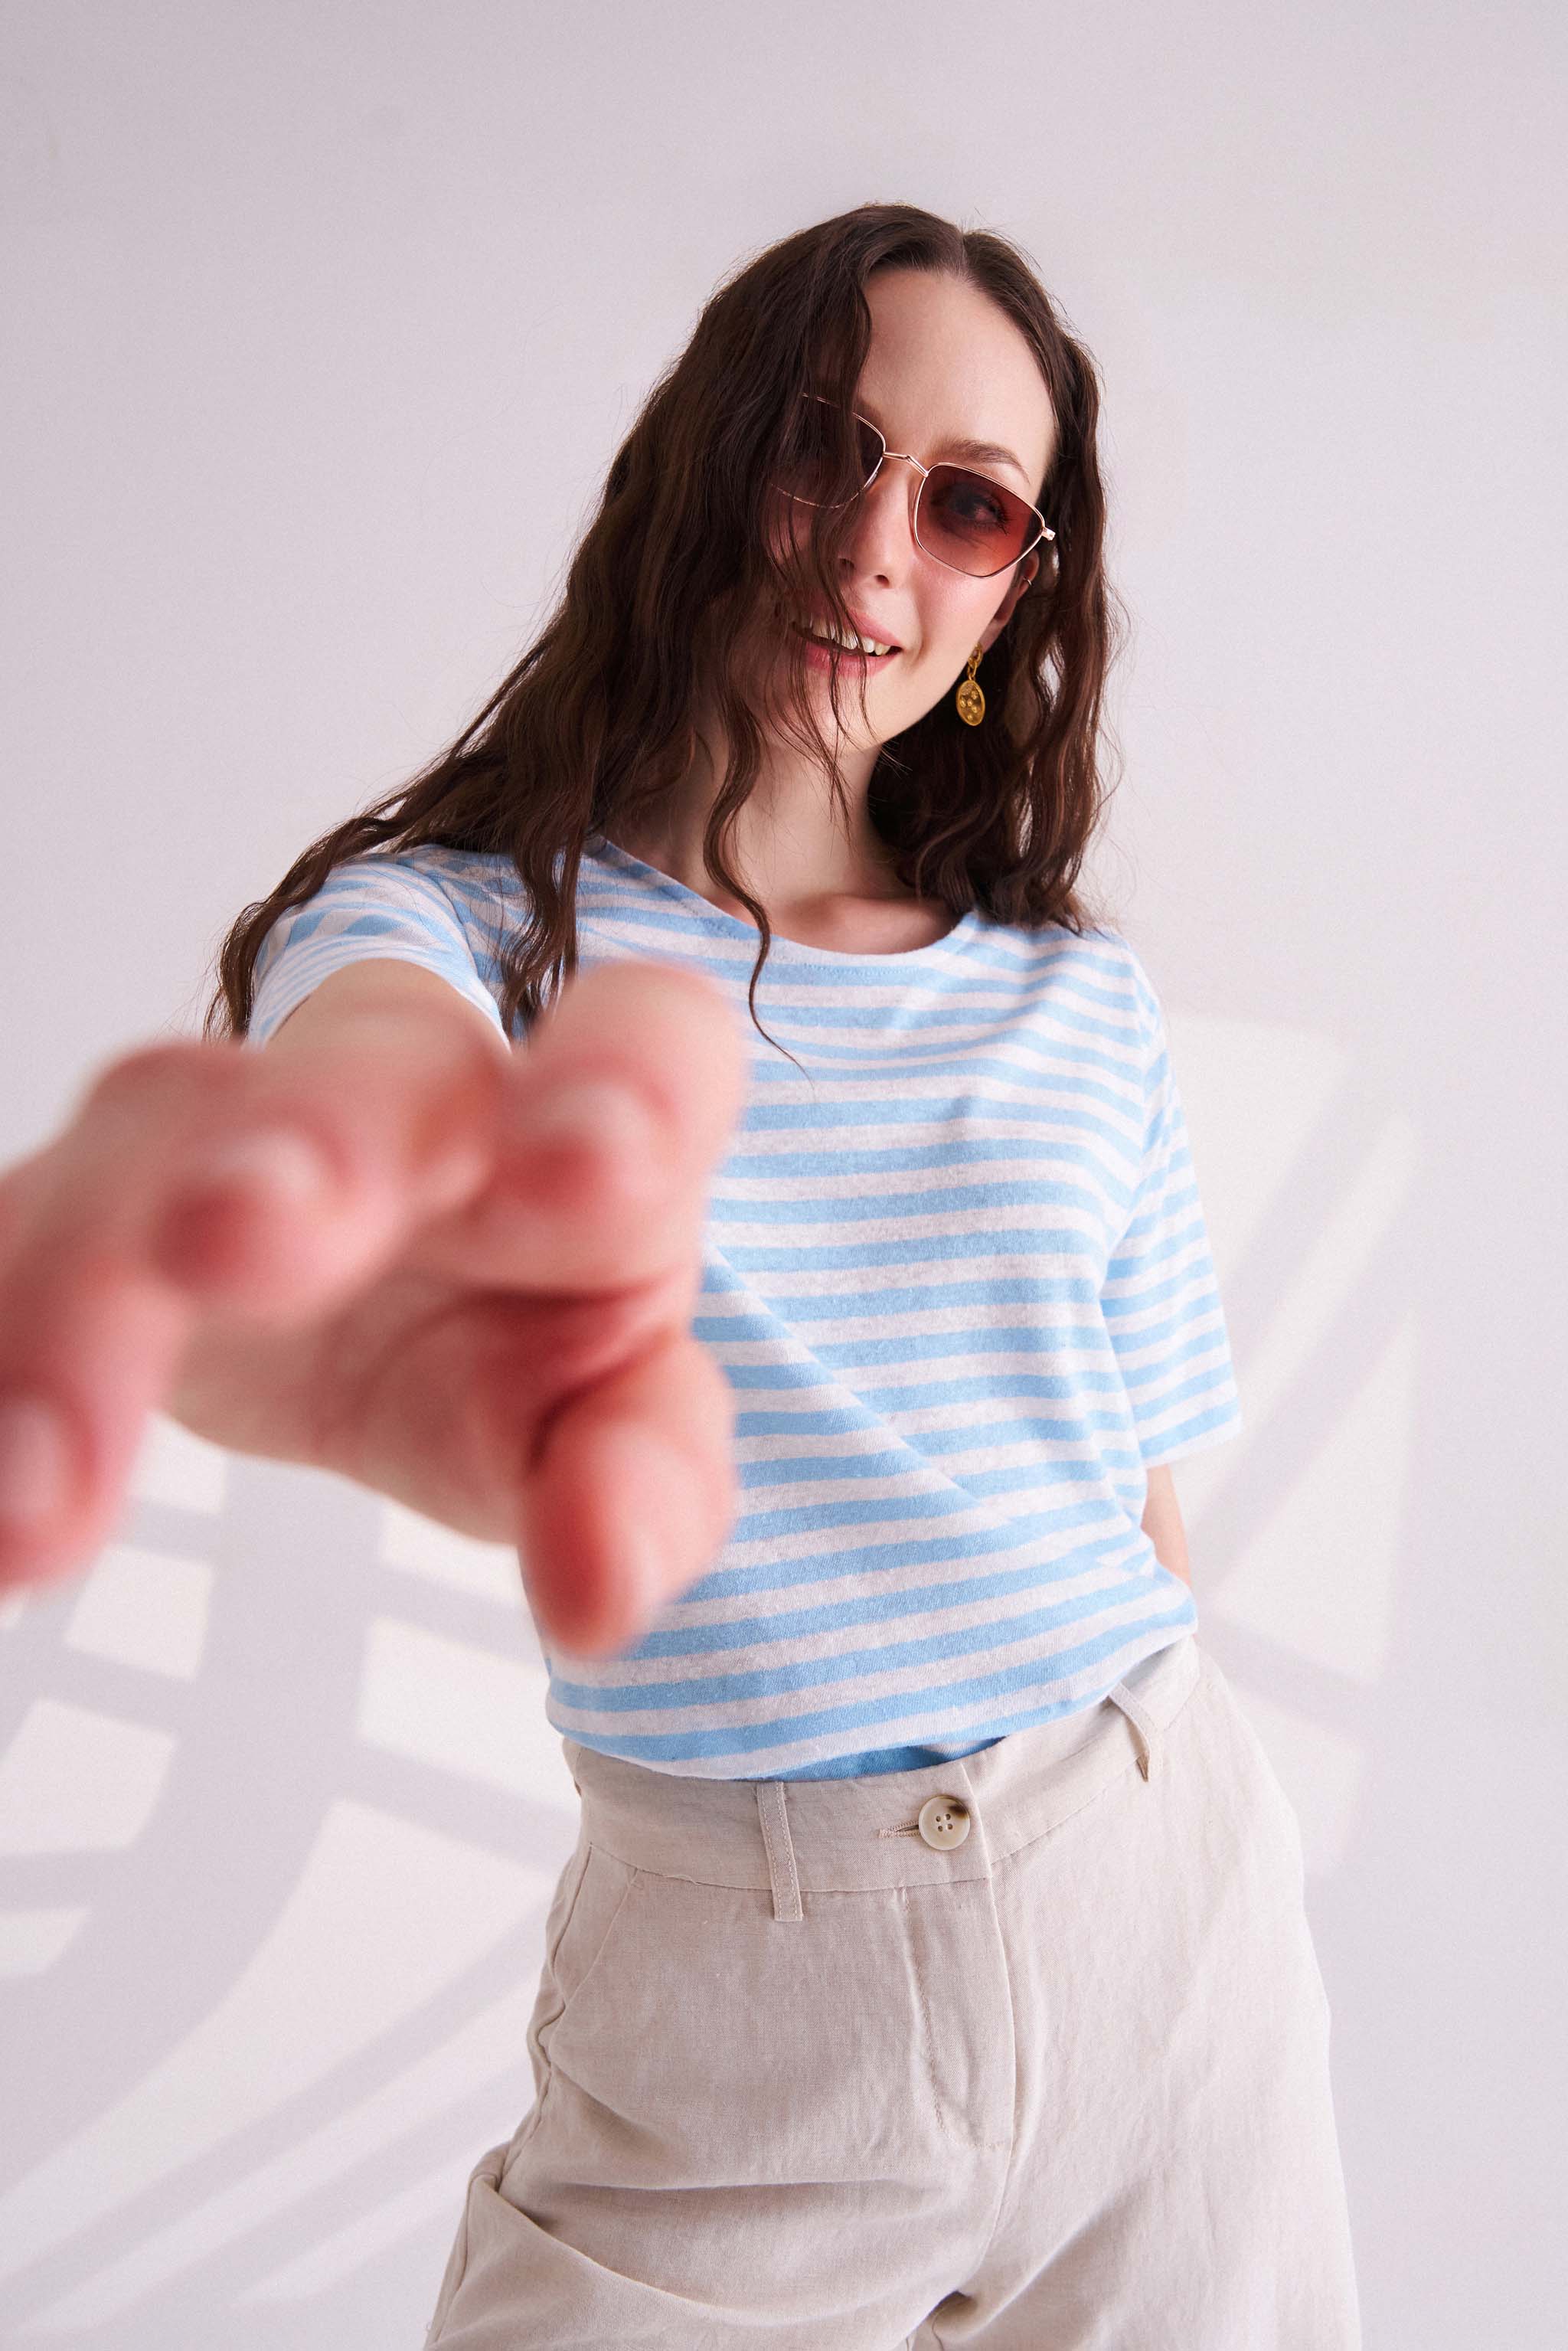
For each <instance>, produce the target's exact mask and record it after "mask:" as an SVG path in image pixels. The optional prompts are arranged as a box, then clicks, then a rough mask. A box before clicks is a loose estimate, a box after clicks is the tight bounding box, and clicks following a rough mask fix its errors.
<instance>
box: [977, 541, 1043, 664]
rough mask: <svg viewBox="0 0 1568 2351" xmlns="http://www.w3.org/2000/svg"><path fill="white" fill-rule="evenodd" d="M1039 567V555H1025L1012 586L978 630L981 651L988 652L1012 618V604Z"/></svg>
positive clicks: (1016, 600)
mask: <svg viewBox="0 0 1568 2351" xmlns="http://www.w3.org/2000/svg"><path fill="white" fill-rule="evenodd" d="M1039 569H1040V558H1039V556H1038V555H1026V556H1025V557H1024V559H1023V561H1022V562H1021V563H1020V564H1019V568H1018V571H1017V574H1016V576H1015V578H1014V580H1013V584H1012V586H1011V587H1010V588H1009V590H1008V592H1007V594H1006V595H1005V596H1004V597H1003V598H1002V601H1001V602H1000V603H999V604H998V607H997V609H996V612H995V614H994V615H993V616H992V618H991V619H990V620H989V621H988V622H987V623H986V625H985V627H984V628H983V629H982V630H981V632H980V645H981V649H982V651H983V652H986V653H989V651H990V649H991V647H992V646H993V645H994V644H995V643H996V642H997V639H998V637H999V636H1000V635H1001V633H1002V631H1003V630H1004V629H1005V628H1006V627H1007V624H1008V622H1009V621H1010V620H1011V618H1012V615H1013V607H1014V605H1015V604H1016V603H1017V602H1018V600H1019V597H1020V596H1021V595H1022V594H1023V592H1024V590H1025V589H1026V588H1027V587H1028V586H1029V584H1030V580H1032V579H1033V578H1034V575H1035V573H1036V572H1037V571H1038V570H1039Z"/></svg>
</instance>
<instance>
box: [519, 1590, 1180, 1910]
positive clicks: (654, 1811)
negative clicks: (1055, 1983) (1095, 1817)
mask: <svg viewBox="0 0 1568 2351" xmlns="http://www.w3.org/2000/svg"><path fill="white" fill-rule="evenodd" d="M1202 1670H1203V1660H1202V1656H1201V1654H1200V1652H1199V1650H1198V1647H1197V1640H1196V1637H1195V1636H1194V1635H1192V1634H1191V1633H1184V1634H1182V1635H1180V1637H1179V1638H1178V1639H1177V1640H1176V1641H1175V1642H1173V1643H1172V1644H1171V1645H1170V1646H1168V1647H1166V1648H1164V1649H1160V1650H1157V1651H1156V1652H1155V1655H1154V1656H1151V1657H1145V1659H1144V1660H1143V1661H1142V1663H1141V1664H1139V1665H1137V1666H1135V1667H1134V1668H1133V1669H1132V1671H1131V1672H1130V1673H1129V1674H1128V1675H1127V1676H1126V1677H1125V1678H1124V1680H1122V1681H1120V1682H1118V1683H1117V1684H1116V1685H1115V1686H1114V1687H1113V1689H1111V1690H1110V1691H1108V1692H1107V1694H1106V1696H1105V1697H1104V1698H1103V1699H1101V1700H1099V1701H1098V1702H1097V1703H1095V1704H1092V1705H1090V1706H1087V1707H1082V1708H1079V1709H1077V1710H1076V1711H1075V1712H1073V1713H1071V1714H1066V1715H1060V1716H1058V1717H1057V1718H1056V1719H1054V1720H1053V1721H1051V1722H1043V1723H1039V1724H1037V1725H1036V1726H1035V1728H1034V1729H1030V1730H1019V1731H1013V1732H1010V1733H1009V1735H1008V1736H1007V1737H1006V1738H1004V1739H1000V1740H997V1741H996V1743H995V1744H994V1745H993V1746H990V1747H985V1748H982V1749H980V1750H979V1751H978V1752H977V1754H973V1755H965V1756H961V1757H959V1758H958V1759H957V1760H956V1761H954V1762H950V1763H936V1764H927V1765H924V1766H923V1767H922V1768H921V1769H920V1770H919V1771H885V1772H872V1773H868V1774H866V1775H864V1776H862V1777H861V1778H858V1779H848V1780H700V1779H693V1778H690V1777H688V1776H686V1775H685V1774H683V1773H676V1772H672V1771H651V1770H649V1769H648V1767H647V1766H646V1765H644V1764H641V1763H632V1762H628V1761H626V1760H625V1759H624V1758H623V1757H622V1756H618V1755H606V1754H604V1753H602V1752H601V1750H599V1749H597V1748H590V1747H583V1746H581V1745H580V1744H579V1743H578V1741H577V1740H572V1739H564V1740H563V1741H562V1745H563V1748H564V1750H565V1753H566V1759H567V1763H568V1766H569V1768H570V1771H571V1776H572V1780H573V1782H574V1783H575V1784H576V1786H577V1789H578V1792H579V1793H580V1796H581V1798H582V1834H583V1835H584V1836H585V1837H586V1838H587V1839H588V1841H589V1843H590V1844H597V1845H600V1846H601V1847H603V1849H604V1850H605V1851H606V1852H609V1853H612V1854H613V1855H615V1856H616V1858H617V1859H618V1860H620V1861H622V1862H624V1863H625V1864H626V1865H628V1867H630V1868H632V1869H639V1870H645V1871H652V1872H653V1873H654V1874H655V1875H658V1876H669V1877H685V1878H689V1879H692V1880H693V1881H695V1883H697V1884H699V1885H707V1886H754V1887H764V1886H766V1887H768V1888H769V1889H770V1890H771V1892H772V1896H773V1910H774V1916H775V1917H776V1918H779V1919H781V1920H782V1919H799V1918H800V1917H801V1916H802V1915H803V1913H802V1907H801V1900H800V1897H801V1895H802V1893H807V1894H853V1893H865V1892H869V1891H871V1890H872V1889H873V1888H874V1887H877V1886H930V1885H945V1884H947V1883H949V1882H951V1881H953V1880H955V1879H960V1878H969V1877H984V1876H988V1875H989V1873H990V1871H991V1870H992V1869H993V1868H994V1867H995V1866H996V1865H997V1864H998V1862H1000V1861H1003V1860H1005V1859H1006V1858H1007V1856H1008V1855H1009V1854H1010V1853H1015V1852H1016V1851H1017V1850H1018V1849H1019V1846H1020V1845H1025V1844H1030V1843H1032V1842H1033V1840H1034V1839H1035V1838H1037V1837H1041V1836H1046V1835H1048V1834H1050V1832H1051V1830H1052V1829H1054V1828H1057V1827H1060V1825H1061V1823H1062V1822H1063V1821H1065V1820H1067V1819H1069V1818H1070V1817H1071V1814H1072V1813H1075V1812H1078V1811H1079V1810H1081V1809H1082V1806H1083V1805H1085V1804H1088V1803H1092V1802H1093V1800H1094V1798H1095V1797H1096V1796H1097V1795H1098V1794H1099V1793H1100V1792H1101V1790H1102V1789H1103V1788H1104V1787H1106V1786H1107V1785H1108V1784H1109V1783H1110V1782H1112V1781H1113V1780H1114V1779H1116V1778H1118V1777H1119V1776H1120V1775H1121V1774H1122V1773H1123V1772H1124V1771H1126V1770H1127V1769H1128V1766H1129V1761H1133V1762H1134V1763H1135V1766H1136V1769H1137V1770H1138V1771H1139V1772H1140V1773H1141V1774H1142V1776H1143V1778H1144V1779H1145V1780H1146V1779H1147V1778H1148V1777H1149V1775H1150V1772H1151V1771H1153V1770H1155V1769H1157V1768H1158V1764H1157V1758H1158V1754H1159V1749H1160V1746H1161V1744H1162V1742H1163V1740H1164V1739H1165V1737H1166V1734H1167V1733H1168V1731H1169V1730H1170V1729H1171V1726H1172V1725H1173V1724H1174V1722H1175V1721H1176V1717H1177V1716H1178V1714H1179V1713H1180V1712H1181V1709H1182V1708H1183V1707H1184V1706H1185V1705H1186V1701H1187V1699H1188V1698H1190V1697H1191V1695H1192V1693H1193V1691H1194V1689H1195V1688H1196V1687H1197V1683H1198V1680H1199V1678H1200V1677H1201V1674H1202ZM933 1797H938V1798H949V1799H954V1800H956V1810H957V1815H958V1816H959V1817H962V1816H964V1815H967V1820H968V1828H967V1832H965V1833H964V1834H963V1836H962V1841H961V1842H959V1843H956V1844H933V1843H931V1842H929V1841H928V1837H927V1834H926V1832H925V1830H923V1829H922V1826H921V1820H920V1815H921V1813H922V1812H923V1810H924V1809H925V1806H926V1805H927V1804H928V1802H929V1801H930V1799H932V1798H933ZM948 1833H949V1834H950V1832H948ZM939 1834H940V1832H939Z"/></svg>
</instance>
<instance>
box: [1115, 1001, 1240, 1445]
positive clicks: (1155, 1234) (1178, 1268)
mask: <svg viewBox="0 0 1568 2351" xmlns="http://www.w3.org/2000/svg"><path fill="white" fill-rule="evenodd" d="M1134 980H1135V986H1136V991H1137V997H1138V1003H1139V1009H1140V1020H1141V1025H1142V1028H1143V1030H1144V1034H1145V1053H1146V1057H1147V1058H1146V1061H1145V1071H1144V1112H1145V1116H1144V1153H1143V1166H1142V1174H1141V1175H1140V1178H1139V1182H1138V1186H1137V1189H1136V1192H1135V1194H1134V1201H1133V1207H1132V1213H1131V1217H1130V1218H1129V1220H1128V1223H1127V1225H1126V1227H1125V1229H1124V1232H1123V1234H1122V1237H1121V1238H1120V1240H1119V1241H1118V1242H1117V1244H1116V1246H1115V1249H1114V1250H1113V1254H1112V1256H1111V1259H1110V1260H1109V1263H1108V1264H1107V1267H1106V1271H1105V1280H1104V1285H1103V1290H1102V1293H1101V1308H1102V1311H1103V1317H1104V1322H1105V1328H1106V1331H1107V1333H1108V1334H1109V1337H1110V1340H1111V1344H1112V1348H1113V1352H1114V1354H1115V1358H1116V1363H1117V1367H1118V1370H1119V1371H1120V1374H1121V1378H1122V1384H1123V1386H1124V1390H1125V1392H1126V1397H1127V1404H1128V1407H1129V1410H1130V1413H1131V1416H1132V1420H1133V1426H1134V1430H1135V1432H1136V1435H1137V1438H1138V1444H1139V1447H1140V1450H1141V1451H1142V1454H1143V1458H1144V1462H1145V1467H1146V1468H1154V1467H1155V1466H1156V1465H1157V1464H1159V1463H1161V1462H1166V1461H1176V1460H1178V1459H1179V1458H1181V1457H1182V1456H1183V1455H1184V1454H1188V1453H1200V1452H1204V1451H1206V1450H1207V1447H1209V1446H1211V1445H1218V1443H1219V1442H1220V1440H1221V1439H1222V1438H1224V1437H1230V1436H1233V1435H1234V1434H1235V1433H1236V1432H1237V1431H1238V1430H1239V1428H1240V1427H1241V1426H1242V1416H1241V1403H1240V1397H1239V1393H1238V1390H1237V1385H1236V1372H1235V1365H1234V1364H1233V1363H1232V1361H1231V1353H1230V1340H1229V1334H1228V1331H1227V1329H1226V1323H1225V1312H1224V1309H1223V1307H1222V1305H1221V1303H1220V1297H1219V1284H1218V1279H1217V1277H1216V1274H1215V1270H1214V1259H1213V1257H1212V1255H1211V1253H1210V1249H1209V1242H1208V1231H1207V1225H1206V1223H1205V1221H1204V1214H1203V1207H1202V1204H1201V1202H1200V1201H1199V1198H1198V1192H1197V1176H1196V1175H1195V1173H1194V1169H1193V1164H1192V1150H1191V1145H1190V1143H1189V1141H1188V1137H1187V1128H1186V1112H1185V1110H1184V1109H1183V1106H1182V1098H1181V1091H1180V1088H1179V1087H1178V1085H1177V1083H1176V1072H1175V1071H1174V1070H1173V1069H1172V1067H1171V1057H1170V1047H1169V1041H1168V1039H1167V1037H1166V1023H1165V1017H1164V1013H1163V1011H1162V1009H1161V1007H1160V1003H1159V999H1158V998H1157V996H1156V995H1155V990H1154V988H1153V987H1152V986H1151V984H1150V982H1149V979H1148V976H1147V974H1146V973H1145V971H1144V969H1143V967H1142V965H1141V964H1140V963H1139V962H1138V960H1137V958H1136V956H1134Z"/></svg>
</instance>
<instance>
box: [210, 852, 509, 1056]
mask: <svg viewBox="0 0 1568 2351" xmlns="http://www.w3.org/2000/svg"><path fill="white" fill-rule="evenodd" d="M438 855H439V853H438V852H435V851H434V850H429V851H424V850H409V851H407V852H399V854H397V855H396V856H390V857H389V856H381V855H375V856H370V855H367V856H364V857H351V858H348V859H346V860H345V861H344V862H342V863H341V864H340V865H336V866H334V867H333V868H332V870H331V871H330V872H329V873H328V875H327V876H326V878H325V880H324V881H323V882H322V883H321V886H320V887H319V889H318V890H317V891H315V892H314V893H312V894H311V896H309V897H308V898H306V899H303V900H302V901H301V902H300V904H298V905H297V906H290V907H287V908H285V910H284V911H283V912H282V913H281V914H278V915H277V916H276V917H275V918H274V920H273V922H272V923H271V925H270V926H269V927H268V929H267V932H266V933H265V934H264V935H263V937H262V939H261V942H260V944H259V946H258V947H257V949H256V964H255V967H254V973H253V979H254V987H253V991H252V998H251V1004H250V1018H249V1020H248V1022H247V1024H246V1035H245V1039H244V1041H245V1043H246V1044H247V1045H249V1046H250V1047H251V1048H252V1049H253V1050H254V1049H256V1048H257V1047H260V1046H264V1045H266V1044H267V1043H268V1042H269V1041H270V1040H271V1039H272V1037H273V1036H274V1035H275V1034H276V1033H277V1030H278V1029H281V1028H282V1026H283V1023H284V1022H285V1020H287V1019H289V1017H290V1015H291V1014H292V1013H294V1012H295V1011H296V1010H298V1008H300V1007H301V1006H302V1005H303V1004H304V1003H305V1001H306V999H307V998H309V997H311V996H314V995H316V994H318V993H319V992H321V991H324V989H325V987H326V985H327V982H328V981H329V979H330V980H332V981H333V982H334V989H335V994H334V997H333V998H326V997H325V996H323V1001H324V1002H332V1001H336V1002H338V1003H339V1004H340V1005H345V1006H346V1005H350V1004H351V1003H354V1002H355V1001H356V999H355V998H352V997H351V996H350V994H349V993H348V992H347V981H346V980H343V981H341V982H340V980H339V977H338V976H339V975H340V974H345V973H347V972H348V971H349V970H350V968H351V967H353V966H355V965H358V964H366V965H373V966H375V967H377V968H378V972H379V974H380V977H378V978H376V979H375V980H371V981H366V982H365V983H363V984H364V986H366V987H374V988H375V989H377V991H378V992H382V991H384V989H385V988H387V987H402V986H403V985H404V984H405V983H404V980H403V979H402V977H399V976H398V975H399V974H400V973H404V972H406V974H407V984H408V985H409V987H411V988H412V987H413V986H417V985H418V984H419V976H420V975H423V976H424V977H426V978H428V979H430V980H432V981H434V983H435V984H436V985H437V987H445V988H446V990H447V992H448V993H449V994H450V995H451V996H453V997H455V998H458V999H459V1000H460V1001H462V1002H465V1003H466V1004H468V1005H469V1006H470V1007H472V1008H473V1009H474V1010H475V1011H476V1013H477V1014H478V1015H479V1017H480V1019H483V1020H484V1021H485V1022H486V1024H487V1026H489V1027H490V1028H491V1029H494V1031H495V1033H496V1037H497V1041H498V1042H500V1043H501V1044H503V1045H505V1044H508V1043H509V1041H510V1040H508V1039H507V1034H506V1031H505V1029H503V1027H502V1024H501V1010H500V1005H499V1003H498V1001H497V995H496V992H495V990H496V987H497V980H498V976H499V975H498V967H497V960H496V946H497V937H498V925H499V910H498V909H497V907H496V906H495V905H493V904H491V903H490V899H489V897H488V895H487V890H486V884H485V882H484V877H483V875H481V876H479V877H475V876H473V875H470V874H467V873H465V872H464V873H458V874H456V875H453V874H449V873H447V872H444V869H443V868H442V867H441V866H440V864H439V862H437V861H438ZM389 971H390V972H391V974H392V977H388V976H387V975H388V973H389ZM402 1000H403V1001H406V1002H408V1003H411V1004H412V1003H414V1002H416V1001H418V1000H420V999H417V998H414V997H413V995H412V993H411V994H409V995H408V996H407V997H406V998H403V999H402ZM428 1000H429V1001H430V1002H432V1003H440V1002H443V1001H444V998H442V997H440V996H439V995H437V996H433V997H431V998H429V999H428Z"/></svg>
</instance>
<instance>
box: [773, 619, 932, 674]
mask: <svg viewBox="0 0 1568 2351" xmlns="http://www.w3.org/2000/svg"><path fill="white" fill-rule="evenodd" d="M789 626H790V627H791V628H792V629H793V631H794V632H795V634H796V635H797V636H798V637H804V638H805V640H806V643H808V644H809V645H815V646H816V647H817V650H818V651H819V653H830V654H836V655H837V656H838V658H839V659H840V660H841V661H850V662H859V663H860V664H861V665H862V668H865V669H882V668H883V667H884V666H885V664H887V663H888V662H890V661H892V660H893V658H894V654H895V653H902V652H903V650H904V648H903V647H902V645H889V646H888V647H887V649H886V651H885V652H884V653H862V650H861V648H860V647H859V646H858V645H846V644H843V643H841V642H840V640H839V639H838V638H837V637H820V636H818V634H817V632H816V631H815V630H814V629H809V628H807V627H806V626H805V625H804V624H803V623H802V622H800V621H791V622H790V623H789ZM873 642H874V641H873Z"/></svg>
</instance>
